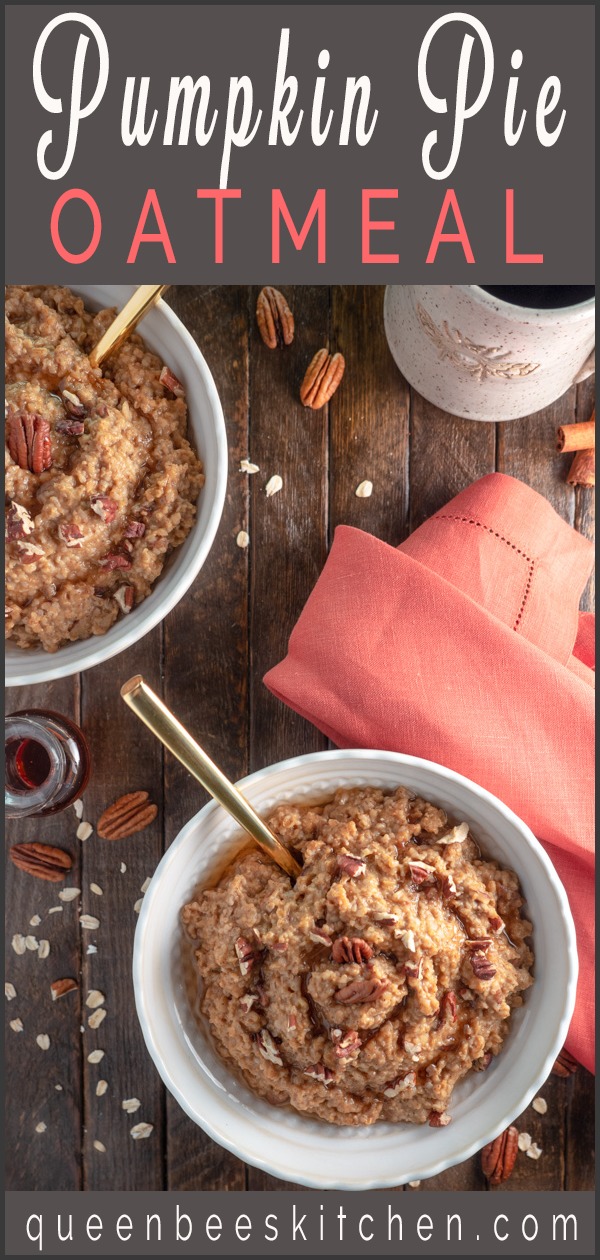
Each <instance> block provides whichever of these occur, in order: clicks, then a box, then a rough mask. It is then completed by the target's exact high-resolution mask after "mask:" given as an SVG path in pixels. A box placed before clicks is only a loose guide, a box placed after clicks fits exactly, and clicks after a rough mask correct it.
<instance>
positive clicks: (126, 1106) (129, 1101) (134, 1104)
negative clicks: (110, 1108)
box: [121, 1098, 142, 1116]
mask: <svg viewBox="0 0 600 1260" xmlns="http://www.w3.org/2000/svg"><path fill="white" fill-rule="evenodd" d="M141 1105H142V1104H141V1102H140V1100H139V1098H124V1099H123V1102H122V1103H121V1106H122V1108H123V1111H126V1112H127V1115H128V1116H132V1115H133V1113H134V1111H138V1110H139V1108H140V1107H141Z"/></svg>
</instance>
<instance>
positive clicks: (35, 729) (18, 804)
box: [4, 709, 90, 818]
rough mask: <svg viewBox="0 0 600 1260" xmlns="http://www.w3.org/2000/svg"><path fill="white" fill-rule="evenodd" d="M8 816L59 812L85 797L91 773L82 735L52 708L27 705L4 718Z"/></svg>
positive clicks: (22, 816)
mask: <svg viewBox="0 0 600 1260" xmlns="http://www.w3.org/2000/svg"><path fill="white" fill-rule="evenodd" d="M4 752H5V789H4V804H5V812H6V816H7V818H27V817H30V816H32V815H38V816H41V815H45V814H57V813H58V812H59V811H60V810H61V809H66V808H67V806H68V805H71V804H72V803H73V801H75V800H76V799H77V797H78V796H81V794H82V792H83V791H84V789H85V787H86V784H87V781H88V779H89V775H90V754H89V750H88V746H87V743H86V740H85V737H84V735H83V733H82V732H81V731H80V730H79V727H78V726H76V725H75V723H74V722H71V720H70V719H69V718H66V717H63V716H62V714H60V713H53V712H52V711H51V710H48V709H24V710H22V711H21V712H19V713H11V714H9V716H8V717H6V718H5V733H4Z"/></svg>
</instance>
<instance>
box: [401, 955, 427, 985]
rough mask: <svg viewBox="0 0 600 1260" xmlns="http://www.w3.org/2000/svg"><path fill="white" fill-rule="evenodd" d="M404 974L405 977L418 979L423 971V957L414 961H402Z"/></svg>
mask: <svg viewBox="0 0 600 1260" xmlns="http://www.w3.org/2000/svg"><path fill="white" fill-rule="evenodd" d="M403 971H404V974H405V976H406V978H407V979H410V980H420V979H421V975H422V972H423V959H422V958H419V960H418V962H415V963H404V967H403Z"/></svg>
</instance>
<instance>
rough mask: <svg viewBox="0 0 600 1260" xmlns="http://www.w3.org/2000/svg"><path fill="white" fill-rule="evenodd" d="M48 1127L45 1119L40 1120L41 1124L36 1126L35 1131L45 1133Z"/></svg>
mask: <svg viewBox="0 0 600 1260" xmlns="http://www.w3.org/2000/svg"><path fill="white" fill-rule="evenodd" d="M47 1127H48V1126H47V1125H46V1124H44V1121H43V1120H40V1123H39V1124H36V1126H35V1131H36V1133H45V1132H46V1129H47Z"/></svg>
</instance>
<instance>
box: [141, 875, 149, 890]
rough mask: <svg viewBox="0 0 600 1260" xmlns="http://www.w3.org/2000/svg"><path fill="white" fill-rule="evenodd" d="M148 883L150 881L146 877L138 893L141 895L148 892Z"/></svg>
mask: <svg viewBox="0 0 600 1260" xmlns="http://www.w3.org/2000/svg"><path fill="white" fill-rule="evenodd" d="M150 883H151V880H150V876H149V875H148V877H147V878H146V879H145V880H144V882H143V884H142V887H141V888H140V892H143V893H146V892H148V889H149V887H150Z"/></svg>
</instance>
